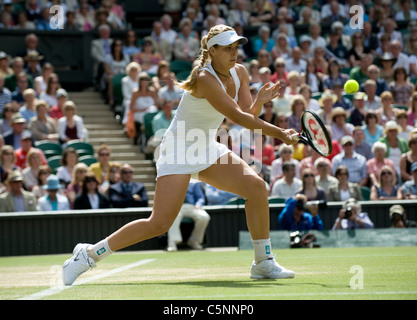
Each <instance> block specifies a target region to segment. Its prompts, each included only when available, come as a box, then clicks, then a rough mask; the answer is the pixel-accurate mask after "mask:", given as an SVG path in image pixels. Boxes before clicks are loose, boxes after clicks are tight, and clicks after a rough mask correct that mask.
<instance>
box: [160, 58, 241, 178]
mask: <svg viewBox="0 0 417 320" xmlns="http://www.w3.org/2000/svg"><path fill="white" fill-rule="evenodd" d="M202 70H206V71H208V72H210V73H211V74H212V75H213V76H215V77H216V79H217V80H218V81H219V82H220V84H221V86H222V88H223V90H225V91H226V88H225V87H224V85H223V83H222V82H221V81H220V79H219V77H218V76H217V74H216V72H215V71H214V69H213V67H212V66H211V64H208V65H206V66H205V67H204V68H203V69H202ZM230 74H231V76H232V79H233V81H234V82H235V87H236V94H235V97H234V100H235V101H236V102H237V99H238V92H239V88H240V80H239V77H238V75H237V72H236V70H235V68H232V69H230ZM224 118H225V116H224V115H223V114H221V113H220V112H218V111H217V110H216V109H215V108H213V107H212V105H211V104H210V103H209V102H208V101H207V100H206V99H204V98H195V97H193V96H192V95H191V94H190V93H189V92H187V91H185V92H184V94H183V96H182V99H181V101H180V104H179V106H178V109H177V113H176V115H175V117H174V119H173V120H172V122H171V125H170V126H169V128H168V129H167V130H166V132H165V135H164V137H163V139H162V142H161V144H160V149H159V158H158V160H157V162H156V169H157V177H161V176H165V175H171V174H192V175H193V178H197V176H196V174H198V172H200V171H202V170H204V169H207V168H208V167H210V166H211V165H212V164H213V163H215V162H216V161H217V159H218V158H220V157H221V156H223V155H225V154H227V153H228V152H230V150H229V149H228V148H227V146H225V145H224V144H221V143H218V142H217V141H216V134H217V130H218V128H219V126H220V125H221V124H222V122H223V120H224Z"/></svg>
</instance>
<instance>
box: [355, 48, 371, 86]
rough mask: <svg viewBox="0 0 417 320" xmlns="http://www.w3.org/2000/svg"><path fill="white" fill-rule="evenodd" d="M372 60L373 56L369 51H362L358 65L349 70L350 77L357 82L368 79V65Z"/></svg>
mask: <svg viewBox="0 0 417 320" xmlns="http://www.w3.org/2000/svg"><path fill="white" fill-rule="evenodd" d="M372 62H373V56H372V55H371V54H370V53H362V54H361V55H360V62H359V65H357V66H356V67H353V68H352V69H351V70H350V72H349V77H350V79H353V80H356V81H357V82H358V83H362V82H365V81H366V80H368V67H369V66H370V65H371V64H372Z"/></svg>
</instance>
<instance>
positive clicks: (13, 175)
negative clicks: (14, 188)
mask: <svg viewBox="0 0 417 320" xmlns="http://www.w3.org/2000/svg"><path fill="white" fill-rule="evenodd" d="M23 180H24V178H23V174H22V173H21V172H20V170H12V171H11V172H10V173H9V174H8V175H7V181H8V182H15V181H23Z"/></svg>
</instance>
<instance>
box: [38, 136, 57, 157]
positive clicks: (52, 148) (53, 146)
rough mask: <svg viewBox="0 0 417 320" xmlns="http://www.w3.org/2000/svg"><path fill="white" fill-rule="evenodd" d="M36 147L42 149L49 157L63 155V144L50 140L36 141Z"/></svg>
mask: <svg viewBox="0 0 417 320" xmlns="http://www.w3.org/2000/svg"><path fill="white" fill-rule="evenodd" d="M35 148H38V149H40V150H42V152H43V153H44V155H45V157H46V158H47V159H49V158H50V157H53V156H61V154H62V147H61V145H60V144H59V143H58V142H53V141H50V140H40V141H35Z"/></svg>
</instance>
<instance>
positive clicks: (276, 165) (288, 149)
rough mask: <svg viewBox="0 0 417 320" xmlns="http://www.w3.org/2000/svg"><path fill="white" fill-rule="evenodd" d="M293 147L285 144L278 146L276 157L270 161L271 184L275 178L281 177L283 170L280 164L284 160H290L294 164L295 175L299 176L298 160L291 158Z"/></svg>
mask: <svg viewBox="0 0 417 320" xmlns="http://www.w3.org/2000/svg"><path fill="white" fill-rule="evenodd" d="M293 155H294V147H293V146H289V145H286V144H281V145H280V146H279V148H278V158H277V159H275V160H274V161H272V164H271V176H270V177H271V178H270V179H271V182H272V183H271V185H272V184H273V182H274V181H276V180H277V179H280V178H282V176H283V170H282V166H283V164H284V163H285V162H292V163H294V166H295V177H296V178H298V179H299V178H300V177H301V174H300V161H298V160H296V159H294V158H293Z"/></svg>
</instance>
